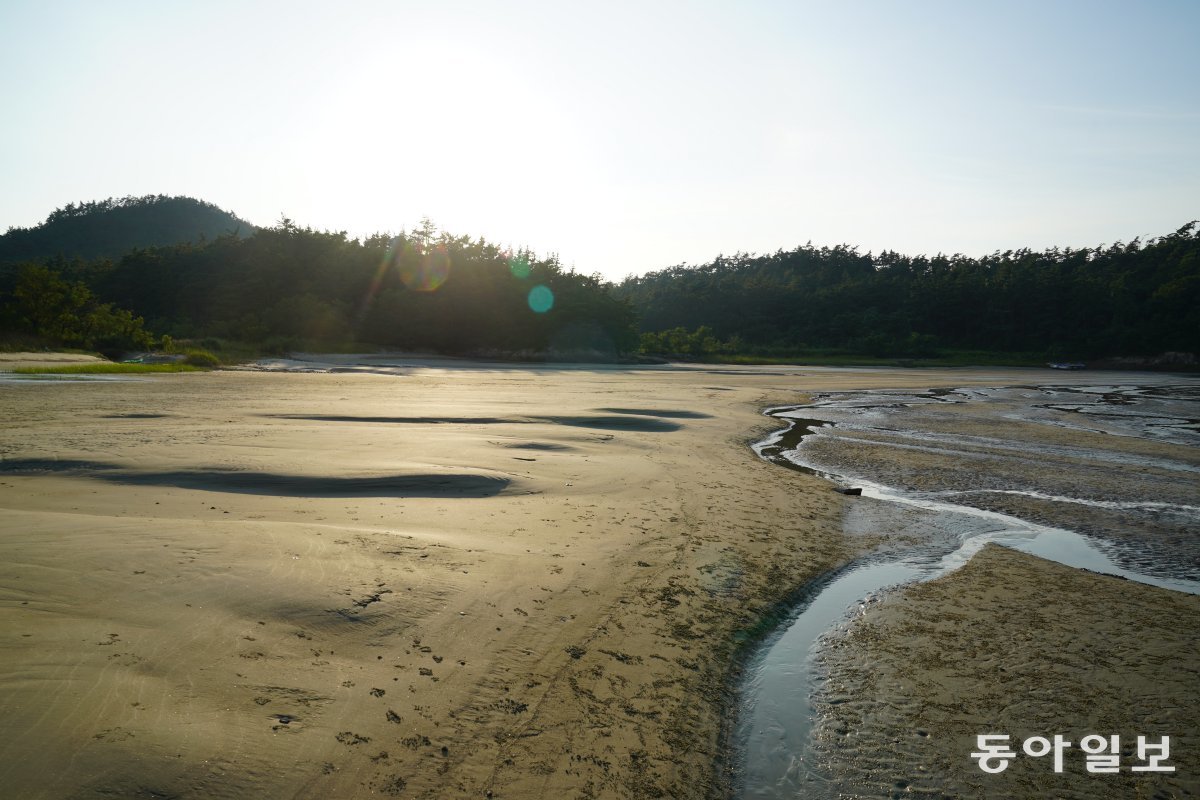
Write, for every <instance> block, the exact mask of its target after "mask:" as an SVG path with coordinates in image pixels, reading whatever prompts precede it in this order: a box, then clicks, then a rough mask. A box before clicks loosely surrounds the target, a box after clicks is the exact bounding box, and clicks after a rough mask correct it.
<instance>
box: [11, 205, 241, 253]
mask: <svg viewBox="0 0 1200 800" xmlns="http://www.w3.org/2000/svg"><path fill="white" fill-rule="evenodd" d="M229 233H237V234H238V235H240V236H243V237H244V236H249V235H251V234H252V233H254V226H253V225H251V224H250V223H248V222H246V221H245V220H242V219H239V218H237V217H236V216H234V215H233V214H231V213H229V212H228V211H224V210H222V209H220V208H218V207H216V206H215V205H213V204H211V203H205V202H203V201H201V200H195V199H193V198H191V197H166V196H164V195H147V196H145V197H122V198H119V199H113V198H111V197H110V198H108V199H107V200H100V201H98V202H91V203H80V204H79V205H75V204H74V203H72V204H70V205H68V206H66V207H65V208H59V209H56V210H55V211H54V212H52V213H51V214H50V216H48V217H46V221H45V222H43V223H42V224H41V225H38V226H36V227H33V228H9V230H8V232H7V233H5V234H4V235H3V236H0V264H5V263H8V264H12V263H16V262H20V261H32V260H40V259H45V258H53V257H55V256H64V257H66V258H68V259H71V258H80V259H83V260H85V261H92V260H95V259H103V258H111V259H117V258H120V257H121V256H123V255H124V254H126V253H128V252H129V251H130V250H133V249H134V248H147V247H163V246H168V245H174V244H181V243H184V242H199V241H201V240H212V239H216V238H217V237H219V236H223V235H225V234H229Z"/></svg>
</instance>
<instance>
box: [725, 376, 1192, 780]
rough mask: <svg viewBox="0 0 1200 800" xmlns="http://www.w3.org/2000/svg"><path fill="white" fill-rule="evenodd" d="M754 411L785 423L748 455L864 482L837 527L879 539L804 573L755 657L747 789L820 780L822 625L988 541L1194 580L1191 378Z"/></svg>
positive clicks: (955, 562)
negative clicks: (857, 554)
mask: <svg viewBox="0 0 1200 800" xmlns="http://www.w3.org/2000/svg"><path fill="white" fill-rule="evenodd" d="M766 413H767V414H768V415H770V416H774V417H777V418H779V419H781V420H784V421H788V422H790V425H789V427H788V428H787V429H785V430H782V431H779V432H777V433H775V434H773V435H772V436H770V437H768V438H767V439H765V440H764V441H762V442H759V443H758V444H756V445H755V450H756V452H758V454H759V455H760V456H762V457H763V458H766V459H769V460H771V461H774V462H776V463H779V464H782V465H784V466H787V467H790V468H793V469H799V470H802V471H806V472H811V473H816V474H819V475H823V476H825V477H828V478H830V479H831V480H833V481H834V482H835V483H837V484H838V485H840V486H842V487H846V488H849V487H854V488H860V489H861V490H862V496H861V497H859V498H855V499H854V500H852V501H850V502H849V510H848V512H847V515H846V519H845V523H844V524H845V530H846V533H847V535H849V536H857V537H870V539H869V541H871V542H872V543H873V544H876V545H877V546H876V547H875V548H874V551H873V553H872V555H870V556H867V557H865V558H863V559H860V560H859V561H857V562H855V563H852V564H850V565H848V566H847V567H846V568H844V569H843V570H841V571H840V572H838V573H837V574H835V575H831V576H826V577H825V578H823V579H821V580H820V581H818V582H817V584H816V585H814V586H812V587H809V589H810V591H808V592H806V593H805V594H804V596H805V597H806V598H807V599H806V600H805V601H804V602H802V603H801V604H800V605H799V606H798V607H797V608H796V609H794V612H793V616H792V617H791V618H790V620H789V622H788V623H787V624H786V625H785V626H783V627H782V629H781V630H780V631H779V632H778V633H777V634H776V635H775V636H774V637H773V638H771V639H769V640H768V641H767V642H765V643H764V645H763V646H762V647H761V648H760V649H759V651H758V652H757V654H756V655H755V656H754V658H753V659H752V660H751V663H750V665H749V668H748V669H747V675H748V678H747V680H746V681H745V683H744V685H743V687H742V702H741V705H740V708H739V709H738V715H737V720H736V728H735V741H736V742H737V743H738V744H739V745H740V749H741V757H740V763H739V775H740V783H739V792H738V794H739V795H740V796H742V797H747V798H750V797H753V798H796V797H821V796H824V795H825V794H826V790H825V784H824V782H823V780H822V776H821V775H820V774H819V773H818V771H817V770H816V769H815V767H814V766H813V764H812V758H811V756H812V754H811V750H810V744H809V734H810V731H811V728H812V724H813V712H812V708H811V705H810V701H809V697H810V694H811V693H812V691H813V689H814V683H813V682H814V680H815V677H814V675H813V673H812V670H811V663H812V658H813V655H814V650H815V648H817V647H819V640H820V637H821V636H822V635H823V634H824V633H826V632H828V631H830V630H831V629H833V628H834V627H836V626H837V625H838V624H839V623H841V622H843V621H844V620H846V619H847V618H849V617H850V616H851V615H853V614H856V613H863V612H864V611H865V610H866V609H868V608H869V606H870V604H871V603H872V602H874V600H876V599H877V598H878V595H879V593H880V592H881V591H883V590H885V589H888V588H890V587H895V586H898V585H901V584H905V583H911V582H914V581H924V580H929V579H931V578H935V577H937V576H939V575H944V574H946V573H947V572H949V571H951V570H953V569H955V568H957V567H959V566H961V565H962V564H965V563H966V562H967V561H968V560H969V559H970V557H971V556H972V555H974V554H975V553H976V552H977V551H978V550H979V549H980V548H982V547H983V546H984V545H985V544H986V543H988V542H996V543H998V544H1002V545H1004V546H1007V547H1012V548H1015V549H1018V550H1023V551H1025V552H1029V553H1033V554H1034V555H1038V556H1041V557H1043V558H1047V559H1050V560H1053V561H1058V562H1060V563H1063V564H1067V565H1070V566H1074V567H1080V568H1084V569H1089V570H1093V571H1095V572H1103V573H1108V574H1113V575H1120V576H1122V577H1125V578H1127V579H1130V580H1135V581H1140V582H1143V583H1149V584H1153V585H1156V586H1161V587H1165V588H1168V589H1173V590H1177V591H1184V592H1191V593H1200V537H1197V536H1196V535H1195V533H1194V532H1195V531H1196V530H1197V529H1198V528H1200V488H1198V487H1200V448H1197V447H1196V445H1198V444H1200V381H1195V380H1188V379H1179V378H1174V379H1173V380H1171V381H1170V382H1166V381H1164V382H1163V383H1159V384H1153V385H1149V384H1141V385H1110V386H1051V385H1045V386H1020V387H1006V388H994V389H956V390H945V389H936V390H929V391H917V392H909V391H867V392H837V393H827V394H821V395H817V396H815V397H814V398H813V399H812V401H811V402H810V403H808V404H806V405H803V406H792V407H780V408H774V409H768V411H767V412H766Z"/></svg>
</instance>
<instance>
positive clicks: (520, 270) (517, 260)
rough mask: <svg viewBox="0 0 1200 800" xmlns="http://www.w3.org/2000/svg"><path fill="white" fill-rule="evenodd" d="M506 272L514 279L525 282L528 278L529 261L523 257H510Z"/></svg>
mask: <svg viewBox="0 0 1200 800" xmlns="http://www.w3.org/2000/svg"><path fill="white" fill-rule="evenodd" d="M508 271H509V272H511V273H512V276H513V277H514V278H520V279H521V280H525V279H526V278H528V277H529V259H528V258H526V257H525V256H512V257H511V258H509V259H508Z"/></svg>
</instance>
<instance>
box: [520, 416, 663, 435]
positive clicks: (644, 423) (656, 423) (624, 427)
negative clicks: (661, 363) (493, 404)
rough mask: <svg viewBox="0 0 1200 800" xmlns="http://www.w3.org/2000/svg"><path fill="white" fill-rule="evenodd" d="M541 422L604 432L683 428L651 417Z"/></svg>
mask: <svg viewBox="0 0 1200 800" xmlns="http://www.w3.org/2000/svg"><path fill="white" fill-rule="evenodd" d="M537 419H538V421H541V422H553V423H554V424H556V425H568V426H570V427H573V428H596V429H598V430H604V431H638V432H645V433H650V432H654V433H660V432H666V431H677V430H679V429H680V428H682V427H683V426H682V425H680V424H679V423H677V422H668V421H667V420H665V419H652V418H650V417H616V416H614V417H608V416H604V417H538V418H537Z"/></svg>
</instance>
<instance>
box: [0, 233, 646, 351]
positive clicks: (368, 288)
mask: <svg viewBox="0 0 1200 800" xmlns="http://www.w3.org/2000/svg"><path fill="white" fill-rule="evenodd" d="M93 213H96V214H99V215H100V216H104V215H105V214H107V213H109V212H107V211H97V212H93ZM13 269H14V268H10V269H9V271H8V272H9V275H8V276H7V281H6V275H5V273H4V271H3V270H0V291H3V290H4V288H5V284H6V282H7V283H9V284H11V285H13V286H14V288H13V289H12V290H11V292H10V293H9V304H8V305H9V314H8V317H9V319H8V324H9V326H10V327H13V328H15V329H17V330H22V331H30V332H34V333H38V334H39V335H42V336H45V337H46V338H50V339H55V340H57V341H60V342H63V343H65V344H71V343H75V342H79V343H83V344H82V346H90V345H88V344H86V342H88V341H91V340H90V339H89V338H88V337H87V336H83V335H81V334H79V333H77V331H76V328H78V326H73V327H72V326H71V325H68V326H66V327H58V326H55V325H52V324H49V321H48V320H45V319H43V318H42V317H37V318H34V317H31V315H30V313H29V309H28V306H29V304H30V302H31V301H30V298H29V296H28V293H27V292H25V291H24V290H23V289H22V288H21V286H23V283H22V282H23V281H24V280H25V277H24V276H25V275H26V273H27V272H29V271H31V270H36V271H37V274H38V275H39V276H42V277H43V278H45V277H46V276H47V275H53V276H56V277H57V279H58V280H59V281H60V282H61V283H66V284H68V285H69V286H70V287H72V288H75V287H78V288H79V290H80V291H84V290H86V291H89V292H93V293H94V294H95V296H98V297H103V298H104V299H105V300H106V301H107V302H109V303H111V304H112V305H113V307H116V308H121V309H129V311H128V312H126V313H128V314H129V315H130V319H131V320H132V319H135V318H134V317H133V316H132V315H138V316H137V318H136V319H139V320H140V319H143V318H144V319H145V320H147V321H148V322H147V327H148V328H150V329H152V330H154V331H156V332H159V333H161V334H166V335H167V336H169V337H173V338H174V339H181V340H188V341H194V342H199V343H200V345H201V346H203V347H206V348H207V349H209V350H219V351H222V354H223V355H227V354H226V353H225V352H224V348H222V347H212V346H209V345H207V344H206V342H208V341H210V340H211V341H219V342H223V343H233V345H232V347H233V348H234V349H239V348H240V349H247V350H251V351H258V352H267V353H285V352H288V351H292V350H300V349H312V350H343V349H347V348H348V346H350V345H356V346H362V345H363V344H364V343H366V346H367V347H369V348H375V349H377V348H380V347H386V348H399V349H405V350H421V351H429V352H439V353H448V354H458V355H478V356H497V357H510V358H512V357H516V358H535V359H536V358H545V357H555V356H556V355H558V356H561V357H565V358H572V357H574V358H598V359H602V360H611V359H615V358H617V357H618V356H619V355H620V354H621V353H628V352H631V351H633V350H635V349H636V347H637V335H636V333H635V331H634V322H635V320H634V316H633V312H632V311H631V310H630V308H629V306H628V304H627V303H625V302H624V301H621V300H618V299H616V298H614V297H613V296H612V295H611V294H610V293H609V291H608V287H607V286H606V284H604V283H603V282H601V281H600V279H599V278H598V277H595V276H585V275H581V274H578V273H576V272H573V271H570V270H565V269H563V268H562V267H561V265H560V264H559V263H558V260H557V258H554V257H550V258H541V259H539V258H537V257H536V256H535V255H534V254H533V253H532V252H529V251H518V252H509V251H506V250H503V249H501V248H499V247H497V246H496V245H493V244H491V243H488V242H485V241H483V240H472V239H470V238H468V237H465V236H453V235H450V234H448V233H443V232H439V231H437V230H436V229H435V228H434V227H433V225H432V224H431V223H429V222H428V221H426V222H425V223H423V224H422V225H421V226H420V227H419V228H418V229H417V230H415V231H413V232H412V233H407V234H405V233H402V234H400V235H399V236H386V235H382V234H381V235H376V236H372V237H369V238H367V239H366V240H364V241H358V240H353V239H349V238H347V236H346V234H345V233H331V232H327V231H326V232H319V231H314V230H312V229H310V228H300V227H298V226H296V225H295V224H293V223H292V222H291V221H290V220H288V219H284V220H282V221H281V222H280V224H279V225H277V226H275V227H272V228H265V229H260V230H256V231H255V232H254V233H253V234H252V235H250V236H247V237H242V236H238V235H232V234H231V235H226V236H220V237H218V238H216V239H214V240H212V241H207V242H201V243H189V244H177V245H172V246H169V247H155V248H142V249H134V250H132V251H130V252H128V253H126V254H125V255H124V256H123V257H121V258H120V259H119V260H117V261H107V260H105V261H92V262H85V261H82V260H78V259H76V260H72V261H68V260H64V259H52V260H50V261H48V262H46V263H45V264H38V265H24V266H21V267H20V268H19V271H18V272H17V273H16V275H15V277H14V276H13V275H12V272H13ZM114 313H115V312H114ZM67 316H68V317H69V316H70V315H67ZM143 349H144V348H143ZM355 349H358V347H355Z"/></svg>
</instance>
